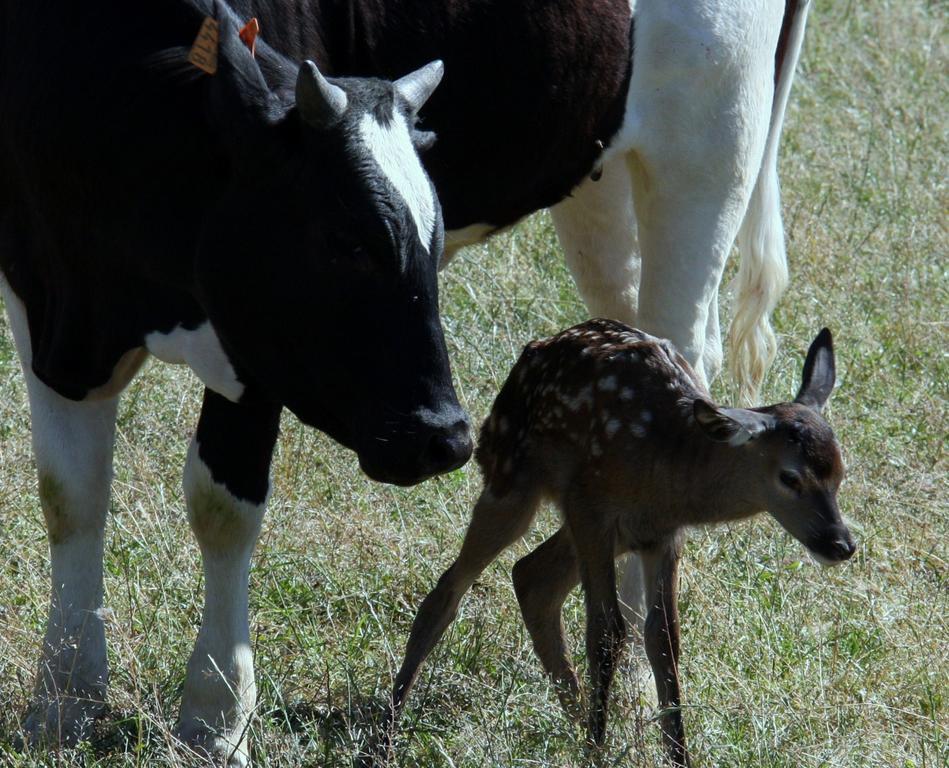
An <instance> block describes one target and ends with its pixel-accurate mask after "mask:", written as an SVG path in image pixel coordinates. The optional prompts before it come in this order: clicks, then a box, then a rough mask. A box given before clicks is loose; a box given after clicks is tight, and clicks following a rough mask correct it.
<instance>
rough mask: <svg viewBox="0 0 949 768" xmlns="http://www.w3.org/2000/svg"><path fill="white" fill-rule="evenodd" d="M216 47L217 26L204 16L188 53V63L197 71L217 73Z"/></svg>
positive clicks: (208, 17)
mask: <svg viewBox="0 0 949 768" xmlns="http://www.w3.org/2000/svg"><path fill="white" fill-rule="evenodd" d="M217 47H218V24H217V22H216V21H215V20H214V19H212V18H211V17H210V16H206V17H205V19H204V23H202V24H201V29H199V30H198V36H197V37H196V38H195V39H194V45H192V46H191V51H190V52H189V53H188V61H190V62H191V63H192V64H194V66H196V67H197V68H198V69H200V70H202V71H204V72H207V73H208V74H209V75H213V74H214V73H215V72H217Z"/></svg>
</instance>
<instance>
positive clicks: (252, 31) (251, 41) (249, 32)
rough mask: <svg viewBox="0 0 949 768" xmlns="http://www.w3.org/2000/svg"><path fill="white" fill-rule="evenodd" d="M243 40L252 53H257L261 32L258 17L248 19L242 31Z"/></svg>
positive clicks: (254, 54) (253, 54) (252, 54)
mask: <svg viewBox="0 0 949 768" xmlns="http://www.w3.org/2000/svg"><path fill="white" fill-rule="evenodd" d="M239 34H240V38H241V41H242V42H243V43H244V45H246V46H247V47H248V48H249V49H250V55H251V56H256V55H257V35H259V34H260V23H259V22H258V21H257V19H256V17H255V18H253V19H251V20H250V21H248V22H247V23H246V24H245V25H244V28H243V29H242V30H241V31H240V33H239Z"/></svg>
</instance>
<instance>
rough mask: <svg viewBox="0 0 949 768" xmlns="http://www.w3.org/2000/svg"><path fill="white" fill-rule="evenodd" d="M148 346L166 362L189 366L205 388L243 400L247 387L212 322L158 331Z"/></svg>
mask: <svg viewBox="0 0 949 768" xmlns="http://www.w3.org/2000/svg"><path fill="white" fill-rule="evenodd" d="M145 346H146V347H147V348H148V351H149V352H151V353H152V354H153V355H154V356H155V357H157V358H158V359H159V360H161V361H162V362H165V363H175V364H179V365H181V364H183V365H187V366H188V367H190V368H191V370H192V371H194V373H195V375H196V376H197V377H198V378H199V379H201V381H202V382H203V383H204V385H205V386H207V387H208V388H209V389H212V390H214V391H215V392H217V393H218V394H219V395H222V396H224V397H226V398H227V399H228V400H230V401H231V402H235V403H236V402H237V401H238V400H240V399H241V395H242V394H243V393H244V385H243V384H241V382H240V380H238V378H237V374H236V373H235V372H234V367H233V366H232V365H231V361H230V360H228V357H227V354H226V353H225V352H224V349H223V348H222V347H221V342H220V340H219V339H218V337H217V334H216V333H215V332H214V328H212V327H211V322H210V321H209V320H208V321H205V322H204V323H203V324H202V325H199V326H198V327H197V328H195V329H194V330H190V331H189V330H187V329H186V328H182V327H181V326H180V325H179V326H176V327H175V328H174V330H172V331H171V332H169V333H160V332H158V331H154V332H152V333H150V334H148V335H147V336H146V337H145Z"/></svg>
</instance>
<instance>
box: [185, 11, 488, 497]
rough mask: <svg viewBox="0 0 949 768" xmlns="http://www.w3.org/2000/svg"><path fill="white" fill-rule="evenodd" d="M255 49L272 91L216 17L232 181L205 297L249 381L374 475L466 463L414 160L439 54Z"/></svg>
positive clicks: (405, 478)
mask: <svg viewBox="0 0 949 768" xmlns="http://www.w3.org/2000/svg"><path fill="white" fill-rule="evenodd" d="M257 53H258V56H260V55H264V56H267V55H270V56H272V57H274V58H273V59H272V60H270V64H271V65H273V66H271V67H270V68H269V69H268V76H269V77H270V79H271V83H272V85H268V82H267V81H266V80H265V78H264V76H263V74H262V72H261V69H260V68H259V66H258V62H257V61H256V60H255V59H254V57H253V56H252V55H251V53H250V51H248V50H247V49H246V48H245V47H244V46H243V45H242V44H241V43H240V41H239V40H238V37H237V30H236V27H235V25H234V24H233V23H230V22H229V20H228V19H226V18H225V19H223V20H222V24H221V49H220V64H219V70H218V73H217V74H216V75H215V76H214V78H213V79H212V82H210V83H209V88H210V89H211V91H210V96H209V98H210V101H211V105H212V112H213V114H214V115H215V117H213V118H212V119H213V120H214V121H215V122H216V125H217V128H218V131H219V135H220V136H221V140H222V143H223V144H225V145H226V147H227V149H226V164H227V173H228V177H229V182H228V183H229V188H228V193H227V194H226V195H225V197H224V199H223V200H221V201H220V202H219V203H217V204H216V205H215V207H214V209H213V210H212V211H211V212H210V213H209V216H208V220H207V221H208V223H207V226H206V228H205V232H204V233H203V237H202V243H201V247H200V253H199V257H198V262H197V268H196V274H195V278H196V293H197V295H198V297H199V300H200V301H201V302H202V304H203V306H204V307H205V309H206V311H207V312H208V315H209V317H210V320H211V322H212V324H213V326H214V328H215V330H216V331H217V333H218V336H219V337H220V339H221V341H222V344H223V346H224V348H225V350H226V351H227V353H228V356H229V357H230V358H231V360H232V362H233V364H234V367H235V369H236V370H237V372H238V375H239V376H240V377H241V378H242V380H245V382H246V383H249V384H252V385H253V386H254V387H255V388H257V389H259V390H263V391H264V392H266V393H269V395H270V396H272V397H274V398H276V399H278V400H279V401H280V402H281V403H283V404H284V405H286V406H287V407H288V408H290V410H292V411H293V412H294V413H295V414H296V415H297V416H298V417H299V418H300V419H302V420H303V421H304V422H306V423H307V424H310V425H312V426H315V427H317V428H319V429H321V430H323V431H325V432H327V433H328V434H330V435H331V436H332V437H333V438H335V439H336V440H338V441H339V442H341V443H342V444H344V445H346V446H347V447H349V448H352V449H353V450H355V451H356V452H357V454H358V455H359V459H360V463H361V465H362V467H363V469H364V470H365V471H366V473H367V474H368V475H369V476H370V477H372V478H374V479H378V480H383V481H387V482H392V483H398V484H411V483H415V482H418V481H420V480H423V479H424V478H426V477H429V476H431V475H434V474H437V473H440V472H444V471H447V470H450V469H454V468H455V467H458V466H460V465H461V464H463V463H464V462H465V461H466V460H467V459H468V457H469V456H470V453H471V438H470V434H469V422H468V418H467V415H466V414H465V413H464V411H463V410H462V409H461V407H460V406H459V404H458V401H457V398H456V395H455V391H454V388H453V385H452V381H451V373H450V370H449V365H448V354H447V350H446V347H445V340H444V337H443V334H442V327H441V324H440V320H439V314H438V285H437V282H436V268H437V265H438V262H439V259H440V258H441V255H442V249H443V224H442V217H441V209H440V207H439V204H438V199H437V198H436V196H435V192H434V188H433V187H432V184H431V182H430V181H429V179H428V176H427V175H426V174H425V171H424V170H423V168H422V165H421V163H420V162H419V158H418V150H419V149H421V148H423V147H424V145H425V144H426V143H428V142H429V141H430V140H431V137H430V136H429V135H427V134H423V133H420V132H418V131H416V130H415V127H414V124H415V116H416V113H417V111H418V109H419V108H420V107H421V106H422V104H423V103H424V102H425V100H426V99H427V98H428V97H429V95H430V94H431V93H432V91H433V90H434V89H435V87H436V86H437V84H438V82H439V80H440V79H441V74H442V67H441V63H440V62H435V63H432V64H429V65H428V66H426V67H423V68H422V69H421V70H419V71H417V72H414V73H412V74H410V75H408V76H406V77H404V78H402V79H401V80H398V81H396V82H394V83H393V82H388V81H383V80H376V79H368V78H340V79H327V78H325V77H324V76H323V75H322V74H321V73H320V72H319V70H318V69H317V67H316V66H315V65H314V64H313V63H311V62H305V63H304V64H303V65H302V66H300V67H296V66H295V65H293V67H292V71H291V70H290V66H291V65H290V64H289V63H288V62H284V61H282V60H280V59H279V58H277V57H276V54H273V53H272V52H269V53H268V49H267V48H266V47H263V48H262V47H261V45H260V44H258V50H257ZM281 71H283V72H284V75H285V76H286V77H285V81H284V82H283V84H280V83H275V82H274V80H275V79H279V78H280V72H281ZM274 72H276V73H277V74H276V75H275V74H274Z"/></svg>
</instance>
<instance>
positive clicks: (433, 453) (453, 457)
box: [424, 421, 472, 472]
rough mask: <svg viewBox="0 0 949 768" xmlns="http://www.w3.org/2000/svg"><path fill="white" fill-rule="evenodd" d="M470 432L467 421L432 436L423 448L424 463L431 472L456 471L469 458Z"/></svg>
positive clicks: (470, 447) (470, 446) (470, 448)
mask: <svg viewBox="0 0 949 768" xmlns="http://www.w3.org/2000/svg"><path fill="white" fill-rule="evenodd" d="M471 450H472V444H471V431H470V429H469V428H468V422H467V421H459V422H457V423H456V424H454V425H453V426H452V427H451V428H449V429H446V430H440V431H438V432H436V433H435V434H433V435H432V436H431V437H430V438H429V440H428V445H427V446H426V448H425V454H424V462H425V464H426V465H427V468H428V469H429V471H431V472H449V471H451V470H453V469H457V468H458V467H460V466H461V465H462V464H464V463H465V462H466V461H468V459H469V458H470V457H471Z"/></svg>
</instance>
